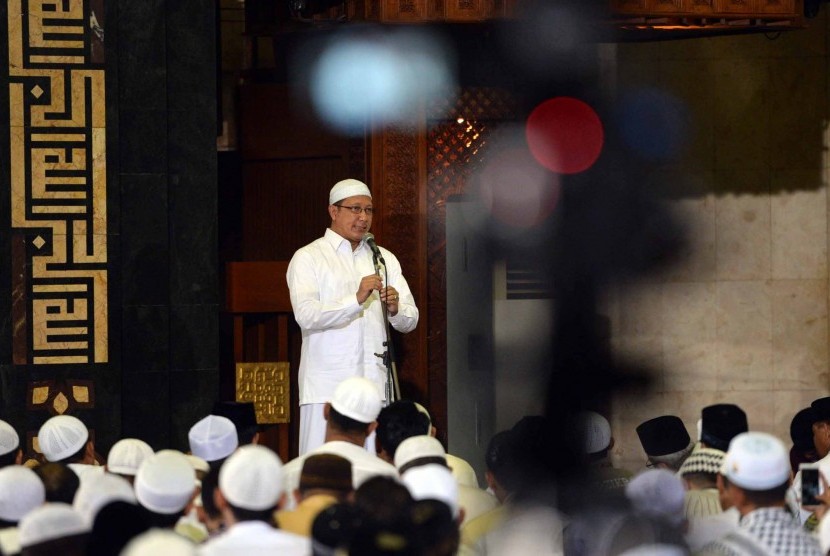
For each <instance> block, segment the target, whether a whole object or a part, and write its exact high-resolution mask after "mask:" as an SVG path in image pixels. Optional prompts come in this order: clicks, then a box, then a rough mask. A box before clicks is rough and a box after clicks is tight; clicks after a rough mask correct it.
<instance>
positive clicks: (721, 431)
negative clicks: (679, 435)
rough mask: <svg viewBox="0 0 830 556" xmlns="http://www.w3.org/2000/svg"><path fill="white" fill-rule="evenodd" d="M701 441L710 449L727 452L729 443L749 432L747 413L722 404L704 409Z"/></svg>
mask: <svg viewBox="0 0 830 556" xmlns="http://www.w3.org/2000/svg"><path fill="white" fill-rule="evenodd" d="M701 419H702V421H703V422H702V424H701V429H702V430H701V432H700V441H701V442H703V443H704V444H706V446H708V447H709V448H715V449H716V450H721V451H724V452H725V451H727V450H728V449H729V442H730V441H731V440H732V439H733V438H735V437H736V436H738V435H739V434H741V433H742V432H747V431H749V425H748V424H747V422H746V413H744V410H743V409H741V408H740V407H738V406H737V405H735V404H731V403H720V404H715V405H710V406H707V407H704V408H703V411H702V412H701Z"/></svg>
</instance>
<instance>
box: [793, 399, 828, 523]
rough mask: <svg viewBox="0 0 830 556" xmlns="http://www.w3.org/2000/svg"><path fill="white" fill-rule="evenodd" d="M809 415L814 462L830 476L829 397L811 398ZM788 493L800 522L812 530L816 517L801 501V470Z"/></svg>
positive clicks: (822, 471) (824, 473)
mask: <svg viewBox="0 0 830 556" xmlns="http://www.w3.org/2000/svg"><path fill="white" fill-rule="evenodd" d="M809 416H810V421H811V422H812V431H813V447H814V448H815V457H816V461H815V464H816V465H817V466H818V468H819V470H820V471H821V473H822V474H823V475H824V476H825V477H830V397H823V398H818V399H817V400H813V402H812V403H811V404H810V413H809ZM788 494H789V500H790V501H791V504H792V506H793V507H794V508H797V510H798V514H799V519H800V520H801V523H802V524H804V525H805V527H807V528H808V529H809V530H814V529H815V526H816V519H815V518H813V519H811V516H812V514H813V511H812V510H811V509H809V508H805V507H804V506H803V505H802V503H801V471H798V472H797V473H796V474H795V477H794V478H793V484H792V488H791V489H790V491H789V493H788Z"/></svg>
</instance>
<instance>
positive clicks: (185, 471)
mask: <svg viewBox="0 0 830 556" xmlns="http://www.w3.org/2000/svg"><path fill="white" fill-rule="evenodd" d="M195 480H196V473H195V472H194V471H193V468H192V467H191V466H190V464H189V463H188V462H187V458H186V457H184V454H182V453H181V452H177V451H175V450H162V451H160V452H157V453H156V454H153V455H152V456H150V457H149V458H147V459H146V460H144V463H142V464H141V467H139V468H138V473H136V474H135V497H136V498H137V499H138V503H139V504H141V505H142V506H144V507H145V508H147V509H148V510H150V511H153V512H156V513H159V514H175V513H179V512H181V511H182V510H183V509H184V508H185V507H186V506H187V503H188V502H190V499H191V498H192V497H193V492H194V486H193V485H194V481H195Z"/></svg>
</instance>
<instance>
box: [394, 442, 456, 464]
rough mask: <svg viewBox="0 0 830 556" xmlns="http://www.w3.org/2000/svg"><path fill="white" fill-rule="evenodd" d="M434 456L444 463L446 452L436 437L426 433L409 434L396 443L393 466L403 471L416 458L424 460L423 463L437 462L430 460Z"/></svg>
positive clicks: (414, 461)
mask: <svg viewBox="0 0 830 556" xmlns="http://www.w3.org/2000/svg"><path fill="white" fill-rule="evenodd" d="M436 458H439V459H441V460H442V461H443V462H444V463H445V464H446V462H447V453H446V452H445V451H444V447H443V446H442V445H441V442H439V441H438V439H437V438H433V437H431V436H429V435H426V434H422V435H419V436H410V437H409V438H407V439H406V440H404V441H403V442H401V443H400V444H398V449H397V450H395V467H396V468H397V470H398V471H399V472H401V473H403V472H404V471H405V470H406V469H407V468H409V467H413V466H412V465H410V464H412V463H415V464H417V460H425V461H424V463H427V462H429V463H438V461H432V460H435V459H436Z"/></svg>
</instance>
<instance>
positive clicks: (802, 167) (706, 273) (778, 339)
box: [605, 9, 830, 470]
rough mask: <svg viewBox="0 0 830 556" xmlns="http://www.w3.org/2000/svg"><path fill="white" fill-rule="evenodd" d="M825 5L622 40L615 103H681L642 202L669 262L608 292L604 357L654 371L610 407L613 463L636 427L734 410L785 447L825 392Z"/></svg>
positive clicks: (635, 446) (627, 451)
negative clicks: (684, 125)
mask: <svg viewBox="0 0 830 556" xmlns="http://www.w3.org/2000/svg"><path fill="white" fill-rule="evenodd" d="M827 12H828V10H826V9H823V10H822V13H821V15H820V17H819V18H817V19H814V20H808V21H807V24H808V25H809V28H808V29H806V30H798V31H792V32H789V33H781V34H780V35H778V36H777V35H763V34H758V35H750V36H731V37H717V38H708V39H696V40H681V41H672V42H661V43H641V44H622V45H618V46H617V47H616V49H615V50H616V84H615V94H616V95H622V94H625V93H626V92H627V91H630V90H632V89H637V88H641V87H656V88H659V89H660V90H663V91H667V92H669V93H670V94H672V95H674V96H675V97H676V98H678V99H680V100H681V101H682V102H683V104H684V105H685V107H686V108H687V109H688V111H689V115H690V116H691V117H690V120H689V121H690V122H691V128H690V131H691V133H690V135H689V142H688V144H687V145H686V148H685V150H684V151H683V154H682V155H681V156H680V157H678V158H677V159H673V160H671V161H670V162H665V161H664V162H662V163H660V164H655V165H654V170H653V172H651V176H650V181H652V182H653V183H651V184H650V185H651V187H653V188H654V189H653V191H654V192H655V193H656V194H657V195H659V196H661V197H663V199H664V202H665V204H666V206H667V207H668V208H669V210H670V211H672V212H673V213H675V214H676V215H677V216H678V218H679V220H680V221H681V222H682V223H684V225H685V226H686V228H687V231H688V234H687V236H688V244H687V246H686V247H685V248H684V250H683V252H682V253H681V254H680V256H679V258H678V260H677V261H676V263H675V264H674V265H671V266H670V267H669V268H666V269H665V270H663V271H661V272H660V273H659V274H657V275H651V276H649V277H647V278H646V279H644V280H639V281H637V282H636V283H626V284H616V285H615V286H614V287H612V288H611V289H610V290H609V291H608V294H607V299H606V302H605V305H606V310H607V314H608V315H609V317H610V319H611V323H612V330H613V336H614V340H613V341H614V347H615V350H616V353H617V354H618V355H619V356H620V357H622V358H626V359H628V360H632V361H638V362H642V363H643V364H644V365H646V366H648V367H649V368H651V369H653V376H654V384H653V386H652V388H651V389H650V390H649V391H640V392H631V393H628V394H625V395H619V396H617V399H616V400H615V403H614V407H613V416H612V424H613V429H614V435H615V438H616V439H617V447H616V448H615V450H614V457H615V459H616V460H617V461H618V462H619V463H620V464H622V465H624V466H626V467H628V468H630V469H631V470H636V469H639V468H641V467H642V465H643V463H644V461H645V459H644V458H645V456H644V454H643V452H642V449H641V447H640V444H639V441H638V440H637V436H636V433H635V431H634V428H635V427H636V426H637V425H638V424H639V423H640V422H642V421H644V420H646V419H648V418H651V417H654V416H657V415H661V414H667V413H670V414H676V415H679V416H680V417H681V418H682V419H683V420H684V421H685V423H686V426H687V428H688V430H689V432H690V434H692V435H693V436H694V435H695V430H696V429H695V424H696V420H697V418H698V417H699V414H700V409H701V408H702V407H703V406H705V405H709V404H712V403H719V402H732V403H737V404H738V405H740V406H741V407H743V408H744V410H745V411H746V412H747V414H748V419H749V425H750V428H752V429H757V430H763V431H768V432H772V433H774V434H776V435H778V436H779V437H780V438H782V439H783V440H785V441H787V442H789V423H790V420H791V418H792V416H793V415H794V414H795V413H796V412H797V411H798V410H799V409H801V408H802V407H804V406H806V405H808V404H809V402H810V401H811V400H813V399H815V398H818V397H821V396H824V395H827V393H828V387H829V386H830V383H829V382H828V363H830V356H829V355H828V309H827V307H828V253H827V244H828V226H827V223H828V212H830V211H829V210H828V195H827V172H828V156H827V149H828V145H827V137H828V133H827V131H826V130H827V124H828V113H830V111H829V110H828V108H830V89H828V78H827V76H828V68H829V67H830V50H828V36H830V33H828V17H827V16H828V14H827Z"/></svg>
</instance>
